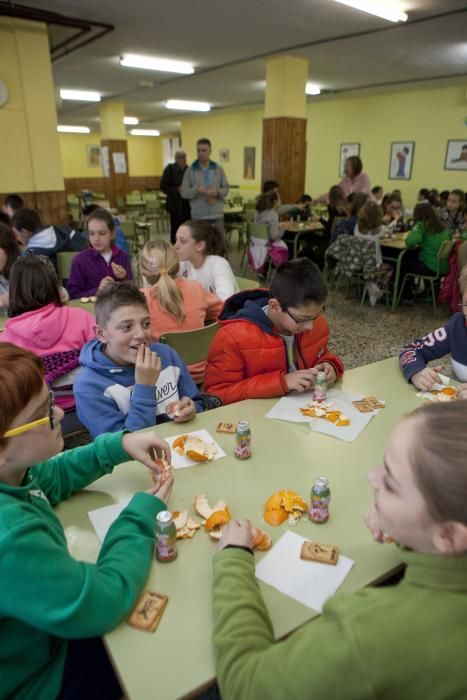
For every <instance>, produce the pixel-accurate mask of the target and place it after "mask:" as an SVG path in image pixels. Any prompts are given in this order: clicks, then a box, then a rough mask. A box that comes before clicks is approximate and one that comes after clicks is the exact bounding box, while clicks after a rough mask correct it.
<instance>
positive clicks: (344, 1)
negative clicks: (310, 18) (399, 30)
mask: <svg viewBox="0 0 467 700" xmlns="http://www.w3.org/2000/svg"><path fill="white" fill-rule="evenodd" d="M334 1H335V2H340V3H341V5H348V6H349V7H353V8H355V9H356V10H362V12H368V13H369V14H370V15H376V17H382V19H387V20H389V21H390V22H407V14H406V13H405V12H403V11H402V7H401V3H400V2H398V0H334Z"/></svg>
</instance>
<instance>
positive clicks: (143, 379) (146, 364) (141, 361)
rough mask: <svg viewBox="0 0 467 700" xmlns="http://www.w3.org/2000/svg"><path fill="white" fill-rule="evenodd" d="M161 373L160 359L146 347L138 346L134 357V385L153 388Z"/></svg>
mask: <svg viewBox="0 0 467 700" xmlns="http://www.w3.org/2000/svg"><path fill="white" fill-rule="evenodd" d="M160 373H161V358H160V357H159V356H158V355H157V354H156V353H155V352H152V350H151V349H150V348H149V347H148V346H147V345H144V344H143V345H140V346H139V348H138V354H137V356H136V364H135V383H136V384H145V385H146V386H155V385H156V382H157V380H158V379H159V375H160Z"/></svg>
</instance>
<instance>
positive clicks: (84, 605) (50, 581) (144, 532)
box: [0, 343, 173, 700]
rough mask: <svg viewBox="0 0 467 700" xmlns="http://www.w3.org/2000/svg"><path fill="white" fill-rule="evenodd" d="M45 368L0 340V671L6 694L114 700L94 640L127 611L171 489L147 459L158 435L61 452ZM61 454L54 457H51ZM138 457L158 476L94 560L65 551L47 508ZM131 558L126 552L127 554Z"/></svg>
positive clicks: (115, 438)
mask: <svg viewBox="0 0 467 700" xmlns="http://www.w3.org/2000/svg"><path fill="white" fill-rule="evenodd" d="M62 418H63V411H62V410H61V409H60V408H58V407H55V406H54V403H53V395H52V393H51V392H50V391H49V389H48V387H47V385H46V384H45V382H44V372H43V367H42V361H41V359H40V358H39V357H37V356H36V355H33V354H32V353H30V352H28V351H27V350H22V349H20V348H18V347H16V346H15V345H12V344H10V343H0V629H1V634H0V668H1V669H2V671H1V678H2V683H1V688H0V697H2V698H7V697H8V698H34V699H35V700H53V699H55V698H60V699H61V700H70V699H71V698H78V697H79V698H86V699H87V700H93V699H95V700H97V698H106V699H107V700H113V699H114V698H120V697H122V695H123V693H122V691H121V688H120V686H119V683H118V680H117V678H116V676H115V673H114V671H113V670H112V666H111V664H110V661H109V659H108V657H107V655H106V652H105V649H104V646H103V643H102V640H101V638H100V637H101V635H103V634H106V633H108V632H110V631H111V630H112V629H113V628H114V627H116V626H117V625H118V624H119V623H120V622H121V621H122V620H123V619H124V618H125V617H126V615H128V613H129V611H130V610H131V609H132V608H133V606H134V605H135V603H136V600H137V598H138V596H139V594H140V592H141V589H142V587H143V586H144V583H145V581H146V578H147V575H148V572H149V569H150V566H151V564H152V559H153V552H154V522H155V519H156V515H157V513H158V512H160V511H162V510H166V508H167V506H166V503H167V500H168V498H169V496H170V491H171V488H172V484H173V479H172V478H170V479H169V480H168V481H166V482H165V483H164V484H161V480H160V477H159V476H158V472H159V468H158V466H157V465H156V463H155V462H154V461H153V458H152V457H151V456H150V453H151V451H152V450H155V452H156V454H157V455H159V456H160V455H161V454H162V450H164V451H165V452H166V457H167V458H168V459H169V460H170V449H169V446H168V445H167V443H166V442H165V441H164V440H162V439H161V438H159V437H158V436H157V435H156V434H155V433H154V431H150V432H145V433H134V434H131V433H128V432H125V433H124V432H118V433H114V434H112V435H110V434H106V435H101V436H100V437H98V438H97V439H96V440H95V442H93V443H92V444H90V445H86V446H84V447H77V448H75V449H74V450H67V451H65V452H62V450H63V438H62V431H61V427H60V421H61V420H62ZM59 453H60V454H59ZM129 459H135V460H138V461H139V462H142V463H143V464H144V465H145V466H146V467H148V468H149V469H150V470H152V471H153V472H154V477H153V478H154V483H152V482H151V478H150V476H149V475H148V490H147V491H146V492H139V493H135V495H134V496H133V498H132V499H131V501H130V503H129V505H128V506H127V507H126V508H125V509H124V510H123V511H122V513H121V514H120V515H119V517H118V518H117V520H116V521H115V522H114V523H113V525H112V526H111V528H110V529H109V531H108V533H107V535H106V537H105V539H104V541H103V543H102V548H101V551H100V553H99V556H98V559H97V562H96V563H95V564H92V563H89V562H87V561H77V560H76V559H74V558H73V557H72V556H71V554H70V553H69V551H68V546H67V540H66V536H65V532H64V530H63V527H62V525H61V523H60V521H59V520H58V518H57V516H56V515H55V513H54V510H53V506H55V505H57V504H58V503H60V501H63V500H65V499H67V498H69V497H70V496H71V495H72V494H73V493H75V492H76V491H79V490H81V489H83V488H84V487H85V486H87V485H88V484H91V483H92V482H93V481H95V480H96V479H98V478H99V477H101V476H103V475H104V474H109V473H111V472H112V470H113V468H114V467H115V465H117V464H120V463H121V462H127V461H128V460H129ZM129 553H130V554H129Z"/></svg>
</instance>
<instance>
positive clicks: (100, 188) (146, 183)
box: [65, 175, 161, 194]
mask: <svg viewBox="0 0 467 700" xmlns="http://www.w3.org/2000/svg"><path fill="white" fill-rule="evenodd" d="M160 181H161V177H160V175H146V176H142V177H132V176H131V175H130V176H129V178H128V192H132V191H133V190H141V191H144V190H158V189H159V185H160ZM65 190H66V193H67V194H79V193H80V192H82V191H83V190H89V192H105V180H104V178H103V177H69V178H65Z"/></svg>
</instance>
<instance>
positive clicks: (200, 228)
mask: <svg viewBox="0 0 467 700" xmlns="http://www.w3.org/2000/svg"><path fill="white" fill-rule="evenodd" d="M183 226H186V227H187V228H188V229H189V230H190V234H191V237H192V238H193V239H194V240H195V241H196V243H202V242H204V243H205V249H204V253H205V255H220V256H221V257H222V258H225V257H226V254H227V251H226V249H225V243H224V235H223V233H222V231H220V230H219V228H218V227H217V226H216V225H215V224H210V223H209V222H208V221H203V220H201V219H192V220H191V221H185V223H184V224H183Z"/></svg>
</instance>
